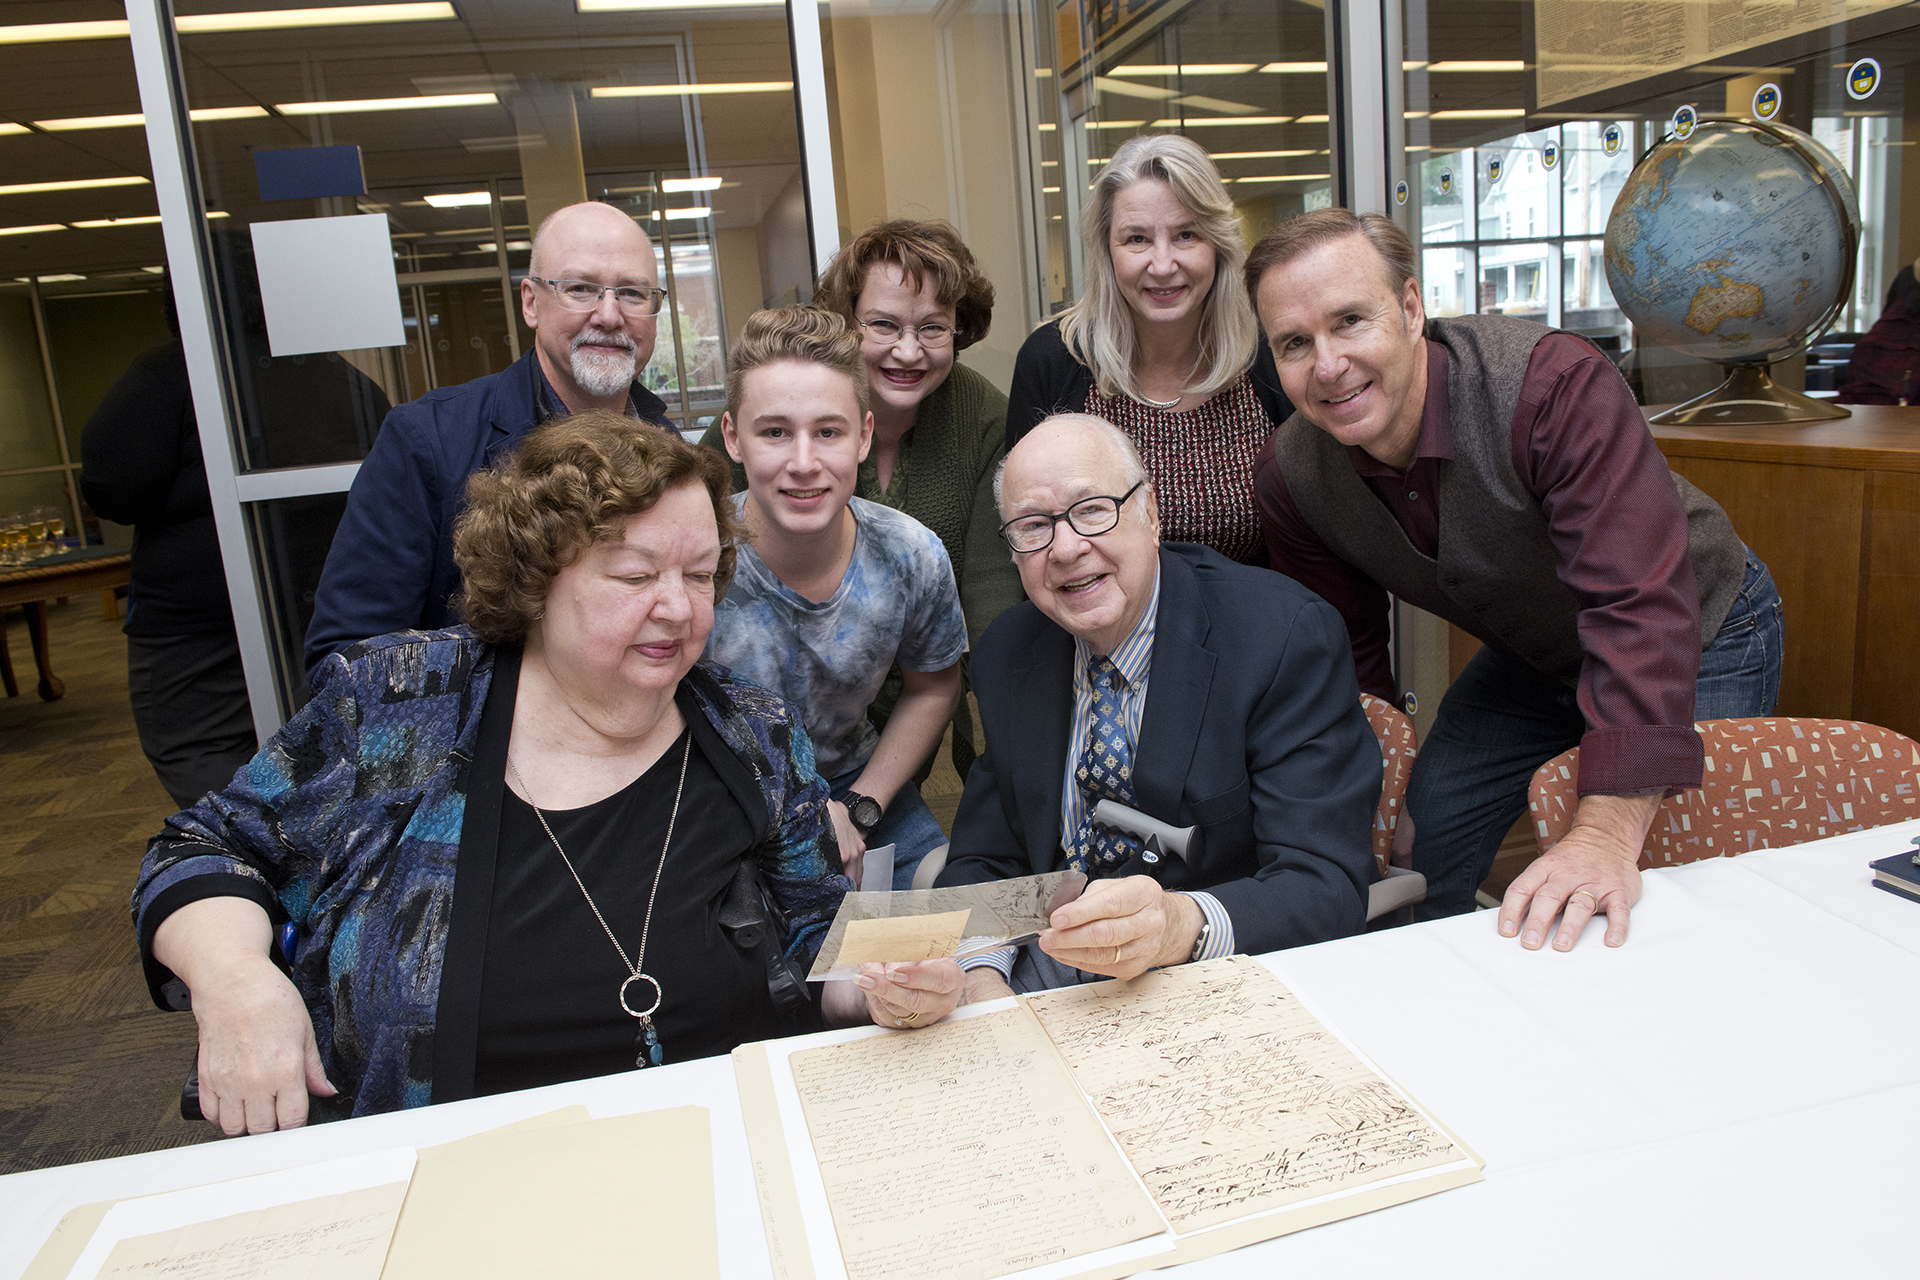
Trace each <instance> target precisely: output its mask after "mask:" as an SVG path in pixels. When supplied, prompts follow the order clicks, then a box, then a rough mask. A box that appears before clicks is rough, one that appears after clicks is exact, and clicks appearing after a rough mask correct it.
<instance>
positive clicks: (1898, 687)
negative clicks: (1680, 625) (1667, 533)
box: [1647, 405, 1920, 738]
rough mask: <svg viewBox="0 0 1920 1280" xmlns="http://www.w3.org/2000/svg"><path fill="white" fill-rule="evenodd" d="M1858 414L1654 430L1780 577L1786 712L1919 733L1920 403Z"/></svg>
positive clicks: (1856, 409) (1674, 461) (1676, 464)
mask: <svg viewBox="0 0 1920 1280" xmlns="http://www.w3.org/2000/svg"><path fill="white" fill-rule="evenodd" d="M1664 407H1665V406H1661V405H1650V406H1648V408H1647V413H1648V414H1649V416H1651V415H1652V414H1654V413H1657V412H1659V411H1660V409H1662V408H1664ZM1851 408H1852V411H1853V416H1852V417H1850V418H1842V419H1840V420H1838V421H1835V422H1816V423H1809V424H1806V425H1804V426H1762V427H1733V426H1711V427H1654V428H1653V436H1654V439H1655V440H1656V441H1658V442H1659V445H1660V449H1661V451H1662V452H1663V453H1665V454H1666V455H1667V461H1668V462H1669V464H1671V465H1672V467H1673V469H1674V470H1675V471H1677V472H1679V473H1680V474H1681V475H1683V476H1685V477H1686V478H1687V479H1689V480H1691V481H1693V483H1694V484H1696V485H1698V486H1699V487H1700V488H1701V489H1703V490H1704V491H1706V492H1707V493H1708V494H1710V495H1711V496H1712V497H1713V498H1714V499H1716V500H1717V501H1718V502H1719V503H1720V505H1721V506H1722V507H1724V508H1726V511H1727V515H1729V516H1730V517H1732V519H1733V527H1734V528H1735V529H1737V530H1739V532H1740V536H1741V537H1743V538H1745V539H1746V541H1747V545H1748V546H1750V547H1752V548H1753V549H1754V551H1755V552H1756V553H1758V555H1759V556H1760V558H1761V559H1762V560H1764V561H1766V562H1767V567H1768V568H1770V569H1771V570H1772V571H1773V579H1774V581H1775V582H1776V583H1777V584H1778V585H1779V587H1780V597H1781V599H1782V600H1783V601H1784V602H1785V604H1786V625H1787V645H1786V663H1785V671H1784V673H1783V675H1782V678H1781V682H1780V706H1779V710H1780V713H1781V714H1782V715H1795V716H1830V717H1835V718H1838V719H1843V720H1865V721H1868V722H1870V723H1872V724H1877V725H1884V726H1885V727H1887V728H1889V729H1895V730H1898V731H1899V732H1901V733H1904V734H1906V735H1907V736H1908V737H1912V738H1920V663H1916V661H1915V659H1914V656H1913V655H1914V653H1915V651H1916V649H1917V648H1920V407H1915V408H1900V407H1890V406H1881V405H1853V406H1851Z"/></svg>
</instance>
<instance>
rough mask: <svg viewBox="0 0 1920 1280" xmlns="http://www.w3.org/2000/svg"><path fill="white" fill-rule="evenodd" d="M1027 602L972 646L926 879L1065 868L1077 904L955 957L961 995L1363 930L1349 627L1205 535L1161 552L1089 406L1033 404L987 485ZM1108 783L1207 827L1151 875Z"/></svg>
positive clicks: (1374, 755) (1360, 773) (1136, 475)
mask: <svg viewBox="0 0 1920 1280" xmlns="http://www.w3.org/2000/svg"><path fill="white" fill-rule="evenodd" d="M997 496H998V498H999V502H1000V514H1001V516H1002V517H1003V518H1005V519H1006V521H1007V524H1006V525H1005V526H1004V528H1003V530H1002V532H1003V534H1004V535H1005V536H1006V537H1007V540H1008V542H1009V544H1010V545H1011V546H1012V547H1013V549H1014V558H1015V560H1016V561H1017V562H1018V563H1019V565H1020V578H1021V582H1022V584H1023V585H1024V586H1025V587H1026V591H1027V597H1028V602H1027V603H1024V604H1021V605H1017V606H1015V607H1014V608H1013V609H1010V610H1008V611H1007V612H1006V613H1004V614H1002V615H1001V616H1000V618H999V620H998V621H996V622H995V623H994V625H993V626H992V627H991V628H990V629H989V630H988V631H987V634H986V635H985V636H984V637H983V638H982V639H981V642H980V646H979V648H978V649H977V650H976V651H975V652H974V655H973V663H972V669H973V679H974V685H975V689H976V691H977V693H978V696H979V699H980V712H981V717H982V719H983V721H984V724H985V728H986V735H987V751H986V754H985V755H984V756H982V757H981V758H980V759H979V760H978V761H977V762H976V763H975V765H974V768H973V772H972V774H971V775H970V776H969V777H968V779H967V788H966V793H965V796H964V797H963V798H962V800H961V802H960V810H959V814H958V816H957V817H956V818H955V820H954V828H953V844H952V849H951V852H950V855H949V858H948V862H947V866H946V869H945V871H944V872H942V874H941V876H940V879H939V883H940V884H942V885H957V884H970V883H975V882H979V881H986V880H997V879H1004V878H1007V877H1012V876H1024V875H1034V874H1037V873H1040V872H1045V871H1055V870H1059V869H1061V868H1064V867H1069V866H1072V867H1077V868H1081V869H1084V870H1086V871H1087V873H1088V874H1089V875H1090V876H1091V877H1092V883H1091V884H1089V885H1088V886H1087V889H1086V892H1085V893H1084V894H1083V895H1082V896H1081V898H1080V899H1079V901H1077V902H1075V903H1072V904H1070V905H1068V906H1065V907H1062V908H1061V909H1060V910H1059V911H1057V912H1055V913H1054V916H1053V921H1052V923H1053V927H1052V928H1051V929H1049V930H1048V931H1047V932H1046V933H1045V934H1043V935H1042V937H1041V938H1040V941H1039V942H1038V944H1036V945H1035V946H1029V947H1023V948H1021V949H1020V952H1019V954H1018V955H1016V954H1015V953H1014V952H1012V951H1011V950H1010V949H1009V950H1006V951H1002V952H1000V953H996V954H995V955H993V956H992V957H990V958H988V959H986V960H976V961H971V962H969V963H970V964H972V965H973V966H974V967H973V968H971V970H970V972H969V973H968V976H967V988H966V990H967V998H968V999H969V1000H981V999H990V998H992V997H994V996H997V995H1005V994H1006V993H1007V990H1008V987H1007V983H1008V982H1009V981H1011V983H1012V985H1013V986H1014V987H1016V988H1018V989H1021V990H1035V989H1040V988H1045V987H1052V986H1061V985H1064V984H1067V983H1071V982H1075V981H1091V980H1095V979H1098V978H1102V977H1119V978H1131V977H1134V976H1135V975H1137V974H1140V973H1144V972H1145V971H1146V970H1148V969H1150V968H1156V967H1161V966H1165V965H1170V964H1182V963H1185V962H1187V961H1189V960H1203V959H1211V958H1213V957H1215V956H1222V955H1227V954H1230V953H1232V952H1235V951H1243V952H1262V951H1272V950H1275V949H1277V948H1280V947H1293V946H1299V945H1301V944H1303V943H1309V942H1321V941H1325V940H1326V939H1329V938H1338V937H1341V936H1343V935H1346V934H1351V933H1356V932H1358V931H1359V930H1360V929H1361V928H1362V927H1363V925H1364V924H1365V921H1366V902H1367V882H1368V880H1369V879H1370V878H1371V877H1372V867H1373V860H1372V856H1371V854H1370V852H1369V849H1370V839H1371V835H1370V830H1371V829H1370V824H1371V821H1372V815H1373V809H1374V806H1375V804H1376V803H1377V802H1378V800H1379V796H1380V773H1381V770H1380V751H1379V747H1378V746H1377V745H1376V743H1375V741H1374V738H1373V734H1372V733H1371V731H1370V730H1369V729H1368V727H1367V720H1366V716H1365V715H1364V714H1363V713H1362V712H1361V710H1360V704H1359V688H1358V686H1357V684H1356V683H1355V680H1354V674H1353V662H1352V659H1351V657H1350V655H1349V650H1348V645H1347V639H1346V628H1345V626H1344V625H1343V624H1342V622H1341V620H1340V616H1339V615H1338V614H1337V613H1335V612H1334V611H1333V610H1332V609H1331V608H1330V607H1328V606H1327V605H1326V604H1325V603H1324V602H1322V601H1321V600H1320V599H1319V598H1318V597H1317V596H1314V595H1313V594H1311V593H1310V592H1308V591H1306V590H1304V589H1302V588H1301V587H1300V586H1298V585H1297V584H1296V583H1294V582H1293V581H1291V580H1290V579H1287V578H1284V577H1282V576H1281V575H1279V574H1277V573H1273V572H1271V571H1269V570H1266V569H1253V568H1248V567H1245V566H1243V565H1237V564H1234V563H1232V562H1230V561H1228V560H1226V559H1225V558H1224V557H1222V556H1220V555H1218V554H1217V553H1215V552H1213V551H1209V550H1207V549H1206V548H1204V547H1198V546H1191V545H1188V544H1185V543H1172V544H1168V545H1166V546H1162V545H1161V544H1160V524H1159V512H1158V509H1157V507H1156V505H1155V502H1154V494H1153V488H1152V486H1151V485H1150V484H1149V483H1148V481H1147V473H1146V469H1145V467H1143V466H1142V465H1141V462H1140V458H1139V455H1138V454H1137V453H1136V452H1135V451H1134V449H1133V446H1132V443H1131V442H1130V441H1129V440H1128V439H1127V437H1126V436H1125V434H1123V433H1122V432H1121V431H1119V430H1118V429H1117V428H1115V427H1113V426H1112V425H1110V424H1109V423H1106V422H1104V421H1102V420H1100V419H1099V418H1094V417H1089V416H1087V415H1084V414H1063V415H1059V416H1056V417H1053V418H1050V419H1048V420H1046V421H1045V422H1043V423H1041V424H1040V425H1039V426H1038V427H1037V428H1035V429H1034V430H1033V431H1032V432H1031V433H1030V434H1029V435H1027V436H1026V437H1025V438H1023V439H1022V440H1021V441H1020V443H1019V444H1018V445H1017V446H1015V447H1014V449H1013V451H1012V452H1010V453H1009V454H1008V455H1007V459H1006V462H1005V464H1004V469H1003V472H1002V475H1001V481H1000V487H999V491H998V494H997ZM1103 798H1112V799H1116V800H1120V801H1121V802H1122V803H1125V804H1129V805H1131V806H1133V807H1134V808H1136V809H1139V810H1141V811H1143V812H1145V813H1147V814H1148V815H1150V816H1152V817H1155V818H1158V819H1160V820H1161V821H1163V822H1166V823H1170V824H1172V825H1175V826H1189V825H1193V826H1197V827H1198V828H1199V830H1198V839H1197V840H1196V841H1195V844H1194V847H1193V849H1192V850H1191V857H1190V859H1189V861H1188V862H1187V863H1185V864H1181V863H1179V862H1178V861H1177V860H1169V865H1168V869H1167V870H1166V871H1165V872H1164V873H1163V875H1162V877H1161V879H1158V880H1156V879H1155V878H1153V877H1151V876H1145V875H1130V876H1123V877H1118V878H1115V877H1114V873H1115V872H1116V871H1119V870H1121V869H1123V868H1124V867H1125V866H1126V864H1127V863H1128V862H1129V860H1130V859H1131V858H1132V855H1133V853H1134V852H1135V850H1136V848H1137V845H1135V844H1133V843H1131V842H1130V841H1129V840H1128V839H1127V838H1126V837H1124V836H1123V835H1121V834H1120V833H1118V832H1115V831H1113V830H1111V829H1110V828H1107V827H1104V826H1101V825H1099V824H1097V823H1094V822H1093V821H1092V820H1091V817H1090V815H1091V813H1092V810H1093V808H1094V806H1095V805H1096V804H1097V803H1098V802H1099V800H1100V799H1103Z"/></svg>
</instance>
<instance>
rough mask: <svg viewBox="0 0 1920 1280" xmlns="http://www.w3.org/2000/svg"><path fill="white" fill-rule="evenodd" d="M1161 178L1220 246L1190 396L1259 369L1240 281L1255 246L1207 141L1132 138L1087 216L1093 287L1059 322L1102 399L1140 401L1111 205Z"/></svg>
mask: <svg viewBox="0 0 1920 1280" xmlns="http://www.w3.org/2000/svg"><path fill="white" fill-rule="evenodd" d="M1147 179H1158V180H1159V181H1161V182H1164V183H1166V184H1167V185H1168V186H1169V187H1171V188H1172V189H1173V194H1174V196H1175V198H1176V199H1178V200H1179V201H1180V203H1181V205H1182V206H1184V207H1185V208H1186V210H1187V212H1189V213H1190V214H1192V215H1193V219H1194V224H1195V226H1196V227H1197V228H1198V230H1199V232H1200V234H1201V235H1203V236H1205V237H1206V238H1207V240H1208V242H1209V243H1211V244H1212V245H1213V257H1214V263H1213V287H1212V288H1211V289H1209V290H1208V291H1207V297H1206V301H1205V302H1204V303H1203V304H1202V309H1201V312H1200V363H1199V365H1198V367H1196V368H1195V370H1194V380H1195V381H1194V385H1193V386H1190V387H1188V388H1186V393H1187V394H1188V395H1193V396H1200V397H1206V396H1211V395H1213V394H1214V393H1215V392H1218V391H1223V390H1225V389H1226V388H1228V387H1230V386H1232V385H1233V384H1234V383H1235V382H1237V381H1238V380H1239V378H1240V375H1241V374H1243V373H1245V372H1246V370H1247V366H1248V365H1249V364H1252V363H1253V352H1254V347H1255V345H1256V344H1257V343H1258V342H1259V339H1260V322H1259V320H1257V319H1256V318H1255V317H1254V314H1253V303H1252V302H1250V301H1249V300H1248V298H1247V293H1246V289H1245V288H1244V287H1243V286H1242V285H1241V283H1240V270H1241V267H1242V265H1243V264H1244V263H1245V262H1246V260H1247V246H1246V241H1245V239H1244V238H1243V237H1242V236H1241V233H1240V219H1239V216H1238V215H1237V214H1236V213H1235V212H1234V208H1233V201H1232V200H1231V199H1230V198H1228V196H1227V188H1226V184H1225V183H1223V182H1221V181H1220V171H1219V170H1218V169H1215V168H1214V167H1213V161H1212V160H1211V159H1210V158H1208V156H1207V153H1206V152H1205V151H1204V150H1202V149H1201V147H1200V145H1199V144H1198V143H1196V142H1194V141H1192V140H1191V139H1188V138H1184V137H1182V136H1180V135H1179V134H1173V133H1158V134H1139V135H1137V136H1135V137H1132V138H1128V139H1127V140H1126V141H1125V142H1123V143H1121V144H1120V148H1119V150H1117V151H1115V152H1114V153H1113V159H1111V160H1109V161H1108V162H1107V167H1106V168H1105V169H1102V170H1101V171H1100V177H1099V178H1098V179H1097V180H1096V181H1095V182H1094V189H1093V198H1092V199H1091V200H1089V201H1088V202H1087V204H1086V207H1085V208H1084V209H1083V210H1082V211H1081V214H1080V237H1081V240H1082V242H1083V243H1084V244H1085V245H1086V249H1087V254H1086V261H1087V281H1086V289H1085V291H1084V292H1083V293H1082V294H1081V296H1080V300H1079V301H1078V302H1076V303H1074V304H1073V305H1072V306H1071V307H1069V308H1067V310H1066V311H1064V312H1063V313H1061V316H1060V338H1061V340H1062V341H1063V342H1065V343H1066V345H1067V350H1069V351H1071V352H1072V353H1073V354H1074V356H1075V358H1076V359H1078V360H1079V361H1080V362H1081V363H1082V364H1084V365H1086V366H1087V367H1088V368H1089V369H1090V370H1092V371H1093V378H1094V383H1095V385H1096V386H1098V387H1099V389H1100V394H1101V395H1104V396H1120V395H1124V396H1126V397H1128V398H1129V399H1134V400H1137V399H1139V398H1140V395H1139V391H1138V388H1137V386H1136V384H1135V382H1134V376H1133V357H1134V349H1135V333H1134V315H1133V310H1132V308H1130V307H1129V306H1128V305H1127V300H1126V299H1125V298H1124V297H1122V296H1121V294H1120V283H1119V281H1118V280H1117V279H1115V277H1114V274H1113V249H1112V246H1111V245H1110V244H1109V240H1110V238H1111V236H1112V234H1113V202H1114V200H1115V199H1116V198H1117V197H1118V196H1119V194H1120V193H1121V192H1122V191H1124V190H1125V189H1126V188H1128V187H1130V186H1132V185H1133V184H1134V183H1136V182H1141V181H1144V180H1147Z"/></svg>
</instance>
